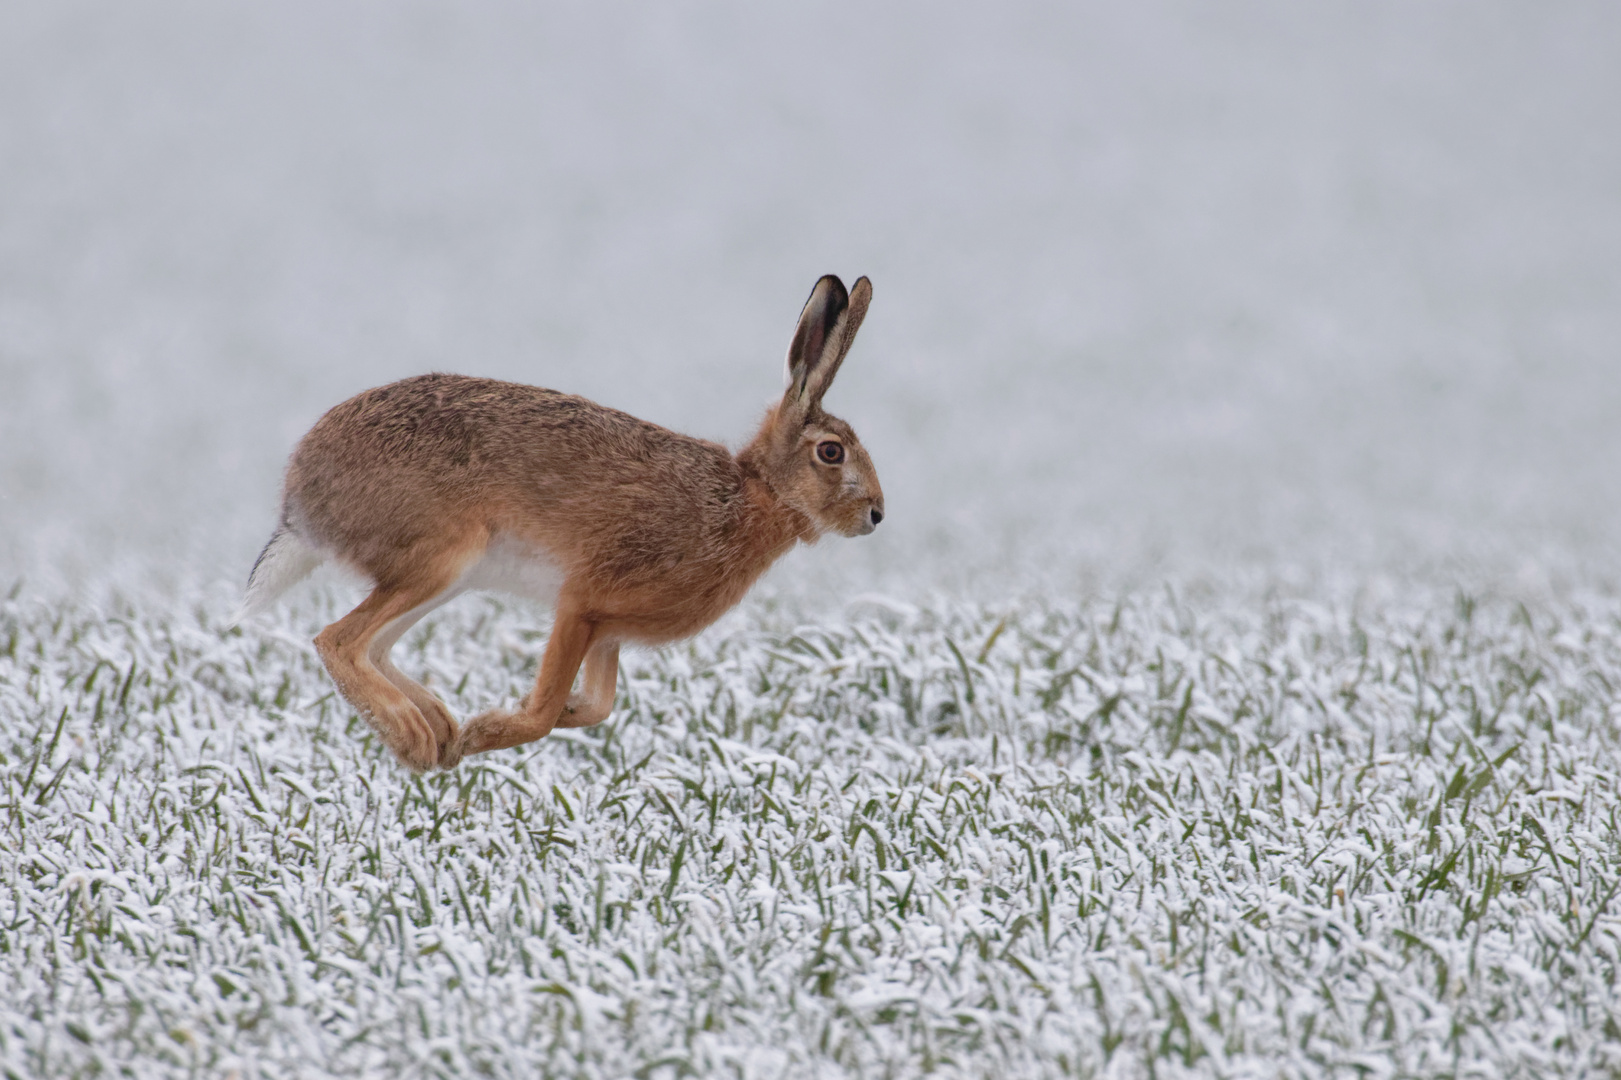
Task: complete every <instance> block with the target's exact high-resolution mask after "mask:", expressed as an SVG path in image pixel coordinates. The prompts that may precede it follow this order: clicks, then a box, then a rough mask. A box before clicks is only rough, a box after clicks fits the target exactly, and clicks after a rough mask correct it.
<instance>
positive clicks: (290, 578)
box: [231, 525, 326, 626]
mask: <svg viewBox="0 0 1621 1080" xmlns="http://www.w3.org/2000/svg"><path fill="white" fill-rule="evenodd" d="M325 561H326V558H325V557H324V556H323V555H322V554H321V553H320V552H319V551H317V550H316V549H315V548H314V547H312V546H311V545H310V544H309V543H308V542H306V541H305V540H304V538H303V537H301V536H299V535H298V534H297V533H295V532H293V531H292V530H291V529H289V528H288V527H287V526H285V525H283V526H281V527H280V528H278V529H277V530H276V533H275V535H274V536H272V537H271V538H270V542H269V543H268V544H266V545H265V549H264V550H263V551H261V552H259V558H258V559H256V560H254V563H253V571H252V573H250V574H248V591H247V595H245V596H244V597H242V606H241V607H239V608H237V610H236V614H235V615H233V616H231V625H232V626H236V625H238V624H240V623H241V622H242V621H243V620H245V619H250V618H252V617H253V616H255V615H257V614H259V612H261V611H263V610H265V609H266V608H268V607H269V606H270V605H271V604H273V603H275V602H276V598H277V597H279V596H281V594H282V593H284V592H286V591H287V590H288V589H291V588H292V587H293V586H294V585H297V584H298V583H299V582H300V581H303V580H304V579H305V578H307V577H309V576H310V573H311V571H313V570H314V569H315V568H316V567H317V566H320V565H321V564H322V563H323V562H325Z"/></svg>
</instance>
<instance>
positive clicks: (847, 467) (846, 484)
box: [758, 274, 884, 536]
mask: <svg viewBox="0 0 1621 1080" xmlns="http://www.w3.org/2000/svg"><path fill="white" fill-rule="evenodd" d="M871 300H872V284H871V282H869V281H868V280H867V279H866V278H861V279H859V280H858V281H857V282H856V284H855V289H854V290H853V291H851V292H849V293H846V292H845V290H844V283H843V282H841V281H840V280H839V279H838V278H836V277H834V276H833V275H831V274H829V275H828V276H826V277H824V278H822V280H820V281H818V282H817V283H816V288H814V289H812V290H811V295H810V299H809V300H807V301H806V302H805V310H804V311H803V312H801V313H800V316H799V328H798V329H797V330H796V331H795V332H794V340H793V343H792V344H791V345H790V346H789V347H788V389H787V391H786V392H785V393H784V394H783V395H782V401H781V402H780V403H779V404H778V405H777V407H776V409H775V411H774V412H773V413H772V415H771V417H770V419H769V420H768V422H767V430H766V431H765V432H762V434H763V435H765V436H766V439H765V442H766V443H767V446H766V448H765V449H766V452H765V453H764V454H763V455H761V459H760V460H759V462H758V464H759V466H760V468H761V471H762V472H763V473H764V474H765V477H766V480H767V482H768V483H769V484H770V485H771V488H772V490H773V491H775V492H776V493H777V497H778V498H780V499H781V500H782V501H783V502H785V503H787V504H788V505H789V506H792V507H793V508H794V509H795V510H798V511H799V512H800V513H802V514H804V515H805V516H806V517H808V518H810V519H811V520H812V521H813V522H815V523H816V525H817V527H818V528H819V529H821V530H823V531H830V532H837V533H842V534H843V535H845V536H863V535H865V534H867V533H870V532H872V531H873V529H875V528H877V527H878V523H879V522H880V521H882V520H883V519H884V489H883V488H881V487H879V486H878V472H877V470H875V469H874V468H873V467H872V459H871V458H870V457H868V456H867V451H866V449H865V448H864V447H863V446H862V445H861V440H860V439H858V438H856V433H855V432H854V431H853V430H851V428H850V425H849V424H846V423H845V422H844V421H843V420H840V419H839V418H838V417H836V416H830V415H828V414H827V413H825V412H823V411H822V395H823V394H825V393H827V388H828V387H829V386H831V385H832V384H833V376H834V375H836V374H838V370H839V365H840V364H842V363H843V362H844V357H845V354H846V353H848V352H849V351H850V345H851V343H852V342H853V341H854V340H855V336H856V331H857V330H858V329H860V327H861V320H862V319H863V318H865V317H866V314H867V305H868V303H870V302H871Z"/></svg>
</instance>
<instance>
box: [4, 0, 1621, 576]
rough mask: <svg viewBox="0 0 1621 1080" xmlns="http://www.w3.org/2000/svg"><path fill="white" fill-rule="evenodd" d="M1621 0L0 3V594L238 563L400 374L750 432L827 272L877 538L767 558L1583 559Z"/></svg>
mask: <svg viewBox="0 0 1621 1080" xmlns="http://www.w3.org/2000/svg"><path fill="white" fill-rule="evenodd" d="M1618 57H1621V8H1618V7H1616V6H1615V5H1613V4H1608V3H1588V4H1580V3H1570V4H1558V5H1528V4H1517V3H1507V2H1496V3H1480V2H1473V0H1472V2H1445V0H1442V2H1433V3H1425V4H1411V3H1405V2H1401V3H1396V2H1367V0H1356V2H1342V3H1317V4H1310V5H1302V4H1296V3H1288V2H1285V0H1276V2H1243V3H1224V4H1220V5H1211V4H1203V3H1198V2H1195V0H1186V2H1181V3H1135V2H1134V3H1130V4H1125V3H1109V4H1104V3H1069V2H1066V3H1050V4H1040V3H1003V4H996V5H968V4H956V5H939V4H921V3H918V4H907V5H896V4H873V3H863V4H851V5H837V4H834V5H829V4H822V5H817V6H815V7H804V6H774V7H771V8H769V9H767V8H762V7H761V6H759V5H749V4H742V3H737V4H729V5H728V4H690V5H689V4H682V5H676V6H666V7H656V8H655V7H649V6H647V5H621V4H612V3H608V4H604V3H591V4H586V3H578V4H519V3H502V2H488V3H479V4H476V5H473V4H461V3H454V2H451V0H442V2H414V3H388V4H384V3H381V2H368V3H357V2H330V0H324V2H321V3H313V2H311V3H303V2H292V3H290V2H278V3H276V4H251V5H250V4H246V3H221V2H219V0H208V2H197V3H191V4H185V3H169V2H165V3H144V4H140V5H128V4H118V3H112V2H104V3H74V2H65V0H51V2H44V0H38V2H36V0H14V2H10V3H7V4H5V5H3V6H0V586H3V585H4V580H5V579H11V578H16V577H18V576H21V577H24V578H25V579H26V580H28V581H29V582H30V583H31V584H32V585H34V586H37V587H41V588H60V587H73V586H76V585H81V584H83V583H85V582H89V581H100V582H105V581H107V580H118V581H125V582H131V583H134V582H138V581H146V582H157V583H169V584H171V585H175V586H185V585H188V584H193V585H197V584H200V585H210V584H214V583H217V582H221V581H225V580H229V581H231V582H237V581H240V580H241V579H242V578H243V577H244V576H245V574H246V571H247V569H248V567H249V565H250V564H251V562H252V559H253V557H254V555H255V554H256V553H257V550H258V547H259V545H260V544H261V543H262V542H263V540H264V538H265V536H266V535H267V534H268V532H269V529H270V527H271V525H272V524H273V521H274V516H275V508H276V501H277V484H278V479H279V474H280V470H281V467H282V463H283V461H284V460H285V457H286V454H287V452H288V450H289V449H290V448H291V446H292V444H293V442H294V441H295V440H296V439H297V437H298V436H299V435H300V434H301V433H302V432H303V431H304V430H305V429H306V428H307V427H308V425H309V424H310V423H311V422H312V421H313V420H314V419H315V418H316V417H317V416H318V415H319V414H320V413H321V412H322V411H323V410H324V409H326V408H327V407H329V406H331V405H332V404H335V403H336V402H337V401H339V400H341V399H342V398H344V397H346V396H348V395H349V394H351V393H353V392H355V391H357V390H360V389H362V388H364V387H366V386H369V385H374V384H377V383H381V382H385V381H388V380H391V379H395V378H398V377H401V376H404V375H408V374H413V373H417V372H421V371H426V370H455V371H463V372H469V373H476V374H486V375H493V376H499V377H504V378H510V379H516V380H521V381H526V382H533V383H539V384H543V385H548V386H553V387H556V388H559V389H563V390H568V391H573V392H578V393H583V394H586V395H588V396H591V397H593V398H596V399H597V400H600V401H602V402H604V403H605V404H610V405H614V406H617V407H620V408H623V409H626V410H628V411H631V412H634V413H637V414H639V415H642V416H645V417H647V418H649V419H652V420H656V421H658V422H661V423H664V424H667V425H669V426H672V427H675V428H677V429H679V430H683V431H688V432H691V433H693V434H699V435H703V436H707V437H711V438H719V439H723V440H726V441H729V442H731V443H732V444H733V445H736V444H737V443H739V442H740V441H741V440H742V439H743V438H745V437H746V435H747V434H748V432H749V430H750V428H751V427H752V425H753V423H754V422H755V421H756V419H757V418H758V416H759V415H760V413H761V411H762V410H763V408H764V406H765V404H766V403H767V402H768V401H769V400H770V399H771V398H772V397H774V395H775V394H776V393H778V392H779V390H780V385H781V384H780V377H781V370H780V369H781V359H782V353H783V350H784V348H785V346H786V344H787V341H788V337H789V334H790V332H791V330H792V326H793V322H794V318H795V316H796V315H797V313H798V309H799V306H800V304H801V303H802V302H803V300H804V297H805V294H806V293H807V292H808V290H809V288H810V285H811V284H812V282H813V281H814V280H815V279H816V277H817V276H818V275H820V274H822V273H824V272H829V271H831V272H837V273H839V274H841V275H843V276H844V277H845V278H846V280H847V281H848V280H851V279H853V278H854V277H855V276H857V275H859V274H862V273H865V274H868V275H870V276H871V277H872V279H873V281H874V285H875V300H874V305H873V309H872V314H871V316H870V317H869V319H868V321H867V324H866V328H865V329H864V330H863V332H862V335H861V340H860V342H859V344H858V345H857V347H856V350H855V352H854V353H853V354H852V356H851V358H850V361H849V362H848V363H847V364H846V366H845V369H844V372H843V374H842V375H841V376H840V380H839V383H838V385H837V386H836V387H835V389H834V391H833V393H832V394H831V395H830V397H829V401H828V404H829V407H830V408H831V409H832V411H834V412H836V413H838V414H840V415H842V416H844V417H845V418H846V419H848V420H850V421H851V422H852V423H853V424H855V426H856V428H857V430H858V431H859V432H860V433H861V435H862V437H863V439H864V440H865V441H866V443H867V445H868V447H869V448H870V449H871V451H872V452H873V455H874V457H875V459H876V460H877V462H878V465H879V467H880V470H881V473H882V476H883V479H884V483H885V489H886V494H887V497H888V504H889V507H888V508H889V518H888V520H887V521H886V522H885V524H884V526H883V528H882V529H880V530H879V531H878V533H876V534H875V535H874V536H873V537H871V538H867V539H864V540H861V541H852V542H840V541H828V542H826V543H824V544H823V545H821V546H820V547H819V548H818V549H816V550H815V551H814V552H811V553H800V554H797V555H795V556H792V557H791V558H790V559H789V560H788V561H787V564H786V565H785V566H784V567H783V568H781V569H779V571H778V572H777V574H776V578H777V580H778V582H779V586H780V583H781V582H782V581H784V580H790V581H793V582H799V581H809V582H825V583H829V584H836V585H837V586H838V588H839V590H840V591H846V590H850V589H859V588H874V587H881V588H886V589H889V590H891V591H901V592H904V591H906V590H909V589H914V588H924V587H948V588H985V589H998V588H1004V587H1008V586H1011V585H1016V584H1023V585H1029V584H1031V583H1032V582H1046V583H1049V584H1052V585H1055V586H1058V587H1068V586H1071V585H1074V584H1075V583H1077V582H1082V583H1084V582H1088V581H1099V580H1112V579H1119V578H1132V577H1135V578H1138V579H1141V578H1142V577H1144V576H1145V575H1146V576H1149V577H1152V576H1153V575H1157V574H1162V573H1177V572H1183V571H1187V570H1201V569H1208V568H1218V569H1219V568H1221V567H1230V566H1239V565H1243V566H1255V565H1259V566H1263V567H1299V566H1305V567H1315V568H1323V567H1328V568H1337V569H1340V570H1347V571H1349V572H1352V573H1358V572H1365V571H1369V570H1374V571H1377V570H1379V569H1381V568H1389V567H1393V566H1406V565H1422V564H1436V565H1453V564H1459V565H1462V564H1465V563H1467V564H1472V565H1489V566H1501V567H1504V568H1507V569H1508V570H1509V571H1510V572H1519V573H1532V574H1536V573H1544V572H1546V570H1545V569H1544V568H1546V567H1559V568H1564V569H1569V568H1571V567H1576V568H1579V569H1580V570H1581V571H1582V572H1597V573H1600V574H1605V575H1608V574H1609V573H1610V568H1611V567H1613V565H1614V559H1615V553H1616V551H1617V550H1618V549H1617V547H1616V546H1615V544H1614V542H1613V540H1614V537H1616V536H1617V535H1618V528H1617V527H1618V525H1621V478H1618V475H1617V468H1616V464H1617V462H1618V461H1621V424H1618V423H1617V421H1618V419H1621V380H1618V379H1617V378H1616V372H1617V368H1618V361H1621V137H1618V135H1617V132H1618V131H1621V62H1618V59H1617V58H1618Z"/></svg>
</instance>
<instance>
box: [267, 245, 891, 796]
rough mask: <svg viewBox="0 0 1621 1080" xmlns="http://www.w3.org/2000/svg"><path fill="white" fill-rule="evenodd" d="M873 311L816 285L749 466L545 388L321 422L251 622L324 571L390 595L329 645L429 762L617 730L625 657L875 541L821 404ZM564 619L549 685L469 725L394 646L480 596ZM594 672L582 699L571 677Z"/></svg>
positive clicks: (873, 513)
mask: <svg viewBox="0 0 1621 1080" xmlns="http://www.w3.org/2000/svg"><path fill="white" fill-rule="evenodd" d="M871 299H872V285H871V284H870V283H869V282H868V281H867V279H866V278H861V279H860V280H858V281H857V282H856V283H855V289H854V291H852V292H850V293H846V292H845V289H844V285H843V283H842V282H840V281H839V279H838V278H836V277H833V276H832V275H829V276H827V277H824V278H822V280H820V281H818V282H817V283H816V287H815V289H813V290H812V291H811V295H810V299H809V300H808V301H806V303H805V310H804V311H803V312H802V313H801V314H800V316H799V327H798V329H797V330H796V331H795V332H794V338H793V342H792V344H791V345H790V346H789V348H788V389H787V391H786V392H785V393H784V394H783V396H782V400H781V402H779V403H778V404H777V405H776V406H775V407H774V408H772V409H771V411H770V412H769V413H768V414H767V415H766V418H765V422H764V423H762V424H761V425H760V430H759V432H758V433H757V434H756V435H755V436H754V438H753V440H752V441H750V443H749V444H748V445H747V446H745V447H744V448H743V449H742V450H740V451H739V452H738V453H736V454H733V453H731V452H730V451H729V450H727V449H726V448H725V447H723V446H719V445H717V444H715V443H711V442H704V441H703V440H701V439H693V438H689V437H687V436H685V435H677V434H676V433H675V432H673V431H667V430H665V429H664V428H661V427H659V426H657V425H656V424H650V423H647V422H646V421H644V420H638V419H636V418H635V417H633V416H628V415H626V414H625V413H622V412H617V411H615V410H613V409H607V408H604V407H602V406H601V405H597V404H595V403H594V402H591V401H587V400H586V399H584V398H580V397H572V396H570V395H568V394H560V393H557V392H556V391H553V390H542V389H539V388H538V387H533V386H521V385H518V384H516V383H506V382H497V381H495V380H493V379H475V378H469V377H466V376H462V375H422V376H418V377H417V378H413V379H405V380H403V381H401V382H397V383H391V384H390V385H388V386H382V387H378V388H377V389H375V390H368V391H366V392H365V393H363V394H360V395H358V396H356V397H353V398H350V399H349V400H348V401H346V402H344V403H343V404H341V405H339V406H338V407H337V408H335V409H333V410H332V411H331V412H329V413H327V414H326V415H325V416H323V417H322V418H321V419H320V420H319V421H317V422H316V424H315V427H313V428H312V429H310V432H309V434H307V435H305V436H304V438H303V440H302V441H301V442H300V443H299V444H298V447H297V448H296V449H295V450H294V451H293V456H292V459H291V461H289V462H288V465H287V479H286V483H285V485H284V488H283V493H282V505H281V523H280V525H278V526H277V528H276V531H275V533H274V535H272V536H271V538H270V542H269V543H268V544H266V545H265V549H264V551H263V553H262V554H260V556H259V560H258V562H256V563H255V564H254V567H253V573H252V575H250V577H249V579H248V591H247V597H246V599H245V601H244V603H243V614H244V616H246V615H248V614H252V613H253V612H255V611H259V610H261V609H263V608H264V607H266V606H268V605H269V604H270V603H271V602H272V601H273V600H275V598H276V597H277V596H278V595H280V594H281V593H282V592H283V591H285V590H286V589H287V588H288V587H289V586H291V585H293V584H294V583H296V582H297V581H298V580H300V579H301V578H303V577H304V576H305V575H306V574H308V573H309V572H310V571H311V570H313V569H314V568H315V567H316V566H317V565H319V564H320V563H321V562H323V561H325V560H327V559H336V560H338V561H339V562H341V563H344V564H346V565H347V566H349V567H350V568H352V569H354V570H358V571H360V572H361V573H363V574H365V575H366V576H367V577H368V578H369V579H370V580H371V581H372V582H374V583H375V586H376V587H375V588H374V589H373V590H372V593H371V595H369V596H367V597H366V599H365V600H364V601H362V602H361V604H360V606H359V607H357V608H355V609H354V610H353V611H351V612H350V613H349V614H348V615H345V616H344V617H343V618H341V619H339V620H338V621H337V622H335V623H333V624H332V625H331V626H328V627H327V628H326V629H325V630H323V631H321V633H320V635H319V636H318V637H317V638H316V639H315V647H316V649H317V650H319V652H320V654H321V659H322V661H323V662H324V663H325V664H326V668H327V670H328V671H329V672H331V673H332V678H333V680H334V681H335V682H336V683H337V685H338V690H339V691H340V692H342V694H343V696H344V697H345V698H347V699H348V700H349V702H350V704H352V705H353V706H354V707H355V708H356V709H357V710H359V712H360V714H361V715H362V716H364V717H365V718H366V719H367V720H368V721H369V722H370V723H371V725H372V727H373V728H375V729H376V730H377V733H378V735H380V736H381V737H382V739H383V741H384V742H385V743H387V744H388V747H389V748H390V749H391V750H393V751H394V753H395V754H396V755H398V757H399V759H400V760H401V761H403V762H404V763H405V764H406V765H409V766H410V767H412V768H413V769H425V768H428V767H429V766H431V765H435V764H437V765H441V766H443V767H445V768H449V767H451V766H454V765H455V764H456V763H457V762H458V761H460V760H461V758H462V755H464V754H476V753H479V752H481V751H484V750H498V749H501V748H503V747H508V746H517V745H519V744H520V743H527V742H532V741H534V740H535V739H539V738H543V737H544V736H546V735H547V734H548V733H550V731H551V730H552V728H554V727H558V726H562V727H587V726H589V725H591V724H596V723H600V722H601V721H603V720H605V719H607V717H608V714H609V712H610V711H611V710H612V709H613V701H614V687H615V683H616V681H617V679H618V675H619V645H620V643H621V642H638V643H642V644H649V645H657V644H660V643H663V642H669V641H674V640H676V639H677V638H682V637H686V636H688V635H690V634H694V633H697V632H698V631H699V630H701V629H703V628H704V627H705V626H708V625H709V624H710V623H711V622H713V621H715V619H717V618H719V617H720V615H721V614H722V613H723V612H725V611H726V610H727V609H728V608H730V607H731V606H732V605H734V604H736V603H737V602H738V601H739V600H740V599H742V597H743V594H744V593H745V592H747V591H748V588H749V586H750V585H752V584H753V583H754V581H755V579H756V578H758V577H759V576H760V575H761V574H762V573H763V572H764V571H765V570H766V568H767V567H769V566H770V565H771V564H772V563H773V562H775V561H776V560H777V558H778V557H780V556H781V555H782V554H783V553H785V552H786V551H787V550H788V549H789V548H791V547H793V546H794V544H795V543H796V542H798V541H801V540H803V541H805V542H806V543H813V542H814V541H815V540H816V539H817V538H818V537H819V536H821V534H822V533H824V532H837V533H842V534H844V535H845V536H860V535H863V534H865V533H870V532H872V530H873V529H874V527H876V526H877V524H878V523H879V522H880V521H882V520H883V517H884V493H883V489H881V488H880V487H879V486H878V475H877V473H876V472H874V470H873V467H872V460H871V459H870V458H869V457H868V456H867V452H866V451H865V450H864V449H862V446H861V442H860V441H859V440H858V439H857V438H856V436H855V432H853V431H851V430H850V426H849V425H848V424H846V423H845V422H844V421H842V420H839V419H837V418H836V417H832V416H829V415H828V414H827V413H825V412H823V411H822V395H823V394H825V393H826V392H827V388H828V386H829V385H830V384H831V383H832V382H833V376H834V375H836V374H837V373H838V370H839V365H840V364H841V363H842V362H843V361H844V357H845V354H846V353H848V352H849V351H850V344H851V342H852V341H853V340H854V338H855V334H856V330H857V329H858V328H859V327H860V326H861V320H862V318H863V317H864V316H865V315H866V313H867V304H868V303H869V302H870V301H871ZM478 588H498V589H506V590H508V591H512V592H517V593H521V594H523V595H528V596H534V597H537V598H539V599H542V600H546V601H549V602H552V603H554V604H555V606H556V613H557V616H556V623H555V625H554V626H553V628H552V636H551V640H550V641H548V642H547V643H546V652H545V656H544V657H543V658H542V660H541V664H540V677H539V678H538V679H537V680H536V682H535V688H534V689H533V690H532V691H531V692H530V693H529V695H528V696H527V697H526V698H524V699H523V701H522V703H521V704H520V705H519V707H518V709H517V711H515V712H506V711H503V710H493V711H490V712H486V713H483V714H482V715H479V716H475V717H473V718H472V719H471V720H469V721H468V722H467V723H466V724H465V725H464V726H461V727H458V726H457V724H456V721H455V720H454V719H452V718H451V715H450V712H449V710H447V709H446V708H445V706H444V704H443V703H442V702H441V701H440V700H439V699H438V698H436V697H434V695H433V694H431V693H429V692H428V690H427V689H425V688H424V687H423V686H422V685H420V684H419V683H417V682H414V681H413V680H411V679H409V678H407V677H406V676H405V675H403V674H401V672H400V670H399V669H398V668H396V667H395V666H394V664H393V662H392V661H391V660H390V659H389V651H390V650H391V649H392V648H393V646H394V643H395V642H396V641H398V640H399V639H400V636H401V635H402V634H404V633H405V632H406V631H407V630H408V629H410V627H411V626H412V624H414V623H415V622H416V621H417V620H418V619H420V618H422V617H423V616H424V615H426V614H427V613H428V612H430V611H432V610H433V609H434V608H436V607H438V606H439V605H441V604H443V603H445V602H446V601H447V600H450V599H451V598H453V597H455V596H457V595H459V594H460V593H462V592H465V591H466V590H468V589H478ZM582 663H583V664H584V667H585V676H584V679H583V687H582V689H583V693H573V692H572V690H573V685H574V677H575V675H576V673H577V672H579V670H580V667H581V664H582Z"/></svg>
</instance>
